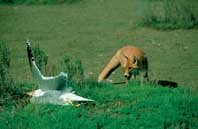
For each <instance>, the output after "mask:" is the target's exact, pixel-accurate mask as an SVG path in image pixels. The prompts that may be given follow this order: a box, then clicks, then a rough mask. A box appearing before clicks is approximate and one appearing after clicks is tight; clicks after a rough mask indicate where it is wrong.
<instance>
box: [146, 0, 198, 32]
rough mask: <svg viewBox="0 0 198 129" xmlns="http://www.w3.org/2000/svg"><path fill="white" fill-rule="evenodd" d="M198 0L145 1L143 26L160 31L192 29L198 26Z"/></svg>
mask: <svg viewBox="0 0 198 129" xmlns="http://www.w3.org/2000/svg"><path fill="white" fill-rule="evenodd" d="M197 6H198V1H197V0H188V1H186V0H179V1H178V0H152V1H148V0H147V1H145V10H144V12H143V25H145V26H151V27H154V28H158V29H178V28H182V29H190V28H193V27H194V26H196V25H198V8H197Z"/></svg>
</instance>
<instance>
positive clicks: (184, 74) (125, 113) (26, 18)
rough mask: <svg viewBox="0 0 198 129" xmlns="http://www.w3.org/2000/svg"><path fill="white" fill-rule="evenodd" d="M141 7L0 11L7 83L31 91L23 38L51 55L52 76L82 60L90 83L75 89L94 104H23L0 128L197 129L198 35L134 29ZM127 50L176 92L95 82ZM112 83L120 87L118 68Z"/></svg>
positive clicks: (100, 3)
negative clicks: (68, 61) (143, 58)
mask: <svg viewBox="0 0 198 129" xmlns="http://www.w3.org/2000/svg"><path fill="white" fill-rule="evenodd" d="M144 5H145V3H144V2H143V1H139V0H125V1H124V2H123V1H121V0H108V1H107V0H91V1H88V0H83V1H82V2H79V3H76V4H62V5H28V6H26V5H0V19H1V20H0V35H1V36H0V40H1V41H3V42H5V43H7V44H8V46H9V48H10V50H11V65H10V67H11V74H12V77H13V79H14V81H15V82H17V83H24V82H27V84H28V86H27V85H26V84H25V85H23V86H21V85H19V86H18V87H20V88H21V87H26V86H27V87H28V88H27V89H25V90H24V92H25V91H27V90H28V89H31V87H33V86H32V85H31V83H32V82H33V81H32V77H31V73H30V68H29V64H28V59H27V53H26V46H25V41H26V39H27V38H28V39H30V40H31V41H32V46H36V45H37V44H39V47H40V48H41V49H42V50H44V52H45V53H46V54H47V55H48V57H49V60H48V64H50V65H51V66H53V67H55V72H53V74H58V73H59V72H60V71H61V70H63V67H62V66H61V63H60V62H61V61H62V59H63V57H64V55H65V54H66V55H68V56H69V57H71V58H72V59H74V61H75V60H81V61H82V66H83V67H84V72H85V73H84V75H85V78H88V79H89V78H91V82H88V83H85V84H83V85H81V86H75V87H74V90H75V91H76V93H77V94H78V95H81V96H84V97H88V98H91V99H94V100H96V104H95V105H92V104H90V105H82V106H81V107H80V108H75V107H72V106H71V107H61V106H53V105H35V104H27V105H26V106H24V105H22V106H24V107H22V106H19V108H16V109H9V110H3V112H0V128H97V129H100V128H105V129H106V128H119V129H120V128H124V129H126V128H197V127H198V125H197V121H198V113H197V107H198V102H197V100H198V99H197V95H196V94H197V91H198V85H197V84H198V80H197V74H198V70H197V69H198V65H197V63H198V58H197V50H198V45H197V41H198V36H197V34H198V30H197V29H196V28H194V29H189V30H183V29H178V30H166V31H162V30H156V29H152V28H146V27H142V26H139V23H140V21H141V19H142V15H141V14H142V9H143V6H144ZM124 45H135V46H138V47H140V48H142V49H143V50H144V51H145V53H146V54H147V57H148V59H149V63H150V65H149V66H150V68H149V74H150V79H151V80H155V79H157V80H159V79H163V80H170V81H175V82H178V83H179V86H180V87H179V88H176V89H170V88H162V87H154V86H147V85H145V86H143V87H139V86H137V84H135V83H132V84H130V85H129V86H126V85H123V84H122V85H109V84H104V85H103V84H101V85H98V84H97V83H96V82H95V81H94V80H96V79H97V76H98V74H99V72H100V71H101V70H102V68H103V67H104V65H105V64H106V63H107V62H108V60H109V59H110V58H111V56H112V55H113V54H114V53H115V52H116V50H117V49H119V48H120V47H122V46H124ZM52 69H53V68H52ZM52 71H53V70H52ZM110 79H112V80H113V81H114V82H121V81H123V80H124V77H123V74H122V71H121V69H118V70H117V71H116V72H115V73H114V74H112V76H111V77H110ZM95 85H96V86H95ZM29 87H30V88H29ZM182 87H185V88H182ZM0 110H2V109H1V108H0ZM88 125H89V126H88Z"/></svg>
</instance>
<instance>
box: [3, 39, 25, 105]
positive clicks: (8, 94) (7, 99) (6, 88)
mask: <svg viewBox="0 0 198 129" xmlns="http://www.w3.org/2000/svg"><path fill="white" fill-rule="evenodd" d="M10 62H11V53H10V49H9V48H8V46H7V45H6V44H5V43H4V42H2V41H0V107H4V106H9V105H14V106H16V104H17V103H18V101H19V100H20V99H21V98H23V97H24V96H25V95H24V94H23V93H24V92H23V90H25V89H23V88H22V87H23V86H22V85H21V84H17V83H15V82H14V81H13V78H12V76H11V75H10V71H9V69H10ZM24 101H25V99H24Z"/></svg>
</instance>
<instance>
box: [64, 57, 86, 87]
mask: <svg viewBox="0 0 198 129" xmlns="http://www.w3.org/2000/svg"><path fill="white" fill-rule="evenodd" d="M61 64H62V65H61V67H63V70H64V72H65V73H67V74H68V81H69V83H70V84H73V83H81V82H82V81H83V80H84V68H83V66H82V62H81V61H80V60H75V61H73V60H72V59H71V58H70V57H69V56H67V55H64V57H63V61H62V63H61Z"/></svg>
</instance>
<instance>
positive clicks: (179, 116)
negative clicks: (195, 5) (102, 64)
mask: <svg viewBox="0 0 198 129" xmlns="http://www.w3.org/2000/svg"><path fill="white" fill-rule="evenodd" d="M90 87H92V88H90ZM78 92H79V91H78ZM81 95H84V96H87V97H90V98H92V99H94V100H96V102H95V104H88V105H81V107H80V108H76V107H74V106H66V107H64V106H63V107H61V106H54V105H46V104H45V105H36V104H28V105H27V106H25V107H24V108H20V109H17V110H14V111H13V112H6V111H5V112H1V113H0V116H1V117H0V120H1V122H0V127H1V128H16V129H23V128H24V129H25V128H31V129H36V128H45V129H48V128H66V129H67V128H69V129H77V128H82V129H83V128H88V129H89V128H90V129H93V128H96V129H101V128H105V129H112V128H113V129H120V128H123V129H125V128H131V129H136V128H146V129H150V128H153V129H154V128H158V129H160V128H166V129H169V128H180V129H182V128H192V129H193V128H197V127H198V124H197V120H198V111H197V106H198V101H197V100H198V99H197V98H198V96H197V95H193V94H192V93H191V91H190V90H188V89H182V88H177V89H171V88H163V87H159V86H157V87H153V86H149V85H145V86H142V87H139V86H138V85H137V84H136V83H130V84H129V85H128V86H127V85H125V86H121V87H120V86H112V85H109V84H105V85H98V84H97V85H96V84H95V85H90V83H87V85H84V87H83V88H82V89H81Z"/></svg>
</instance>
